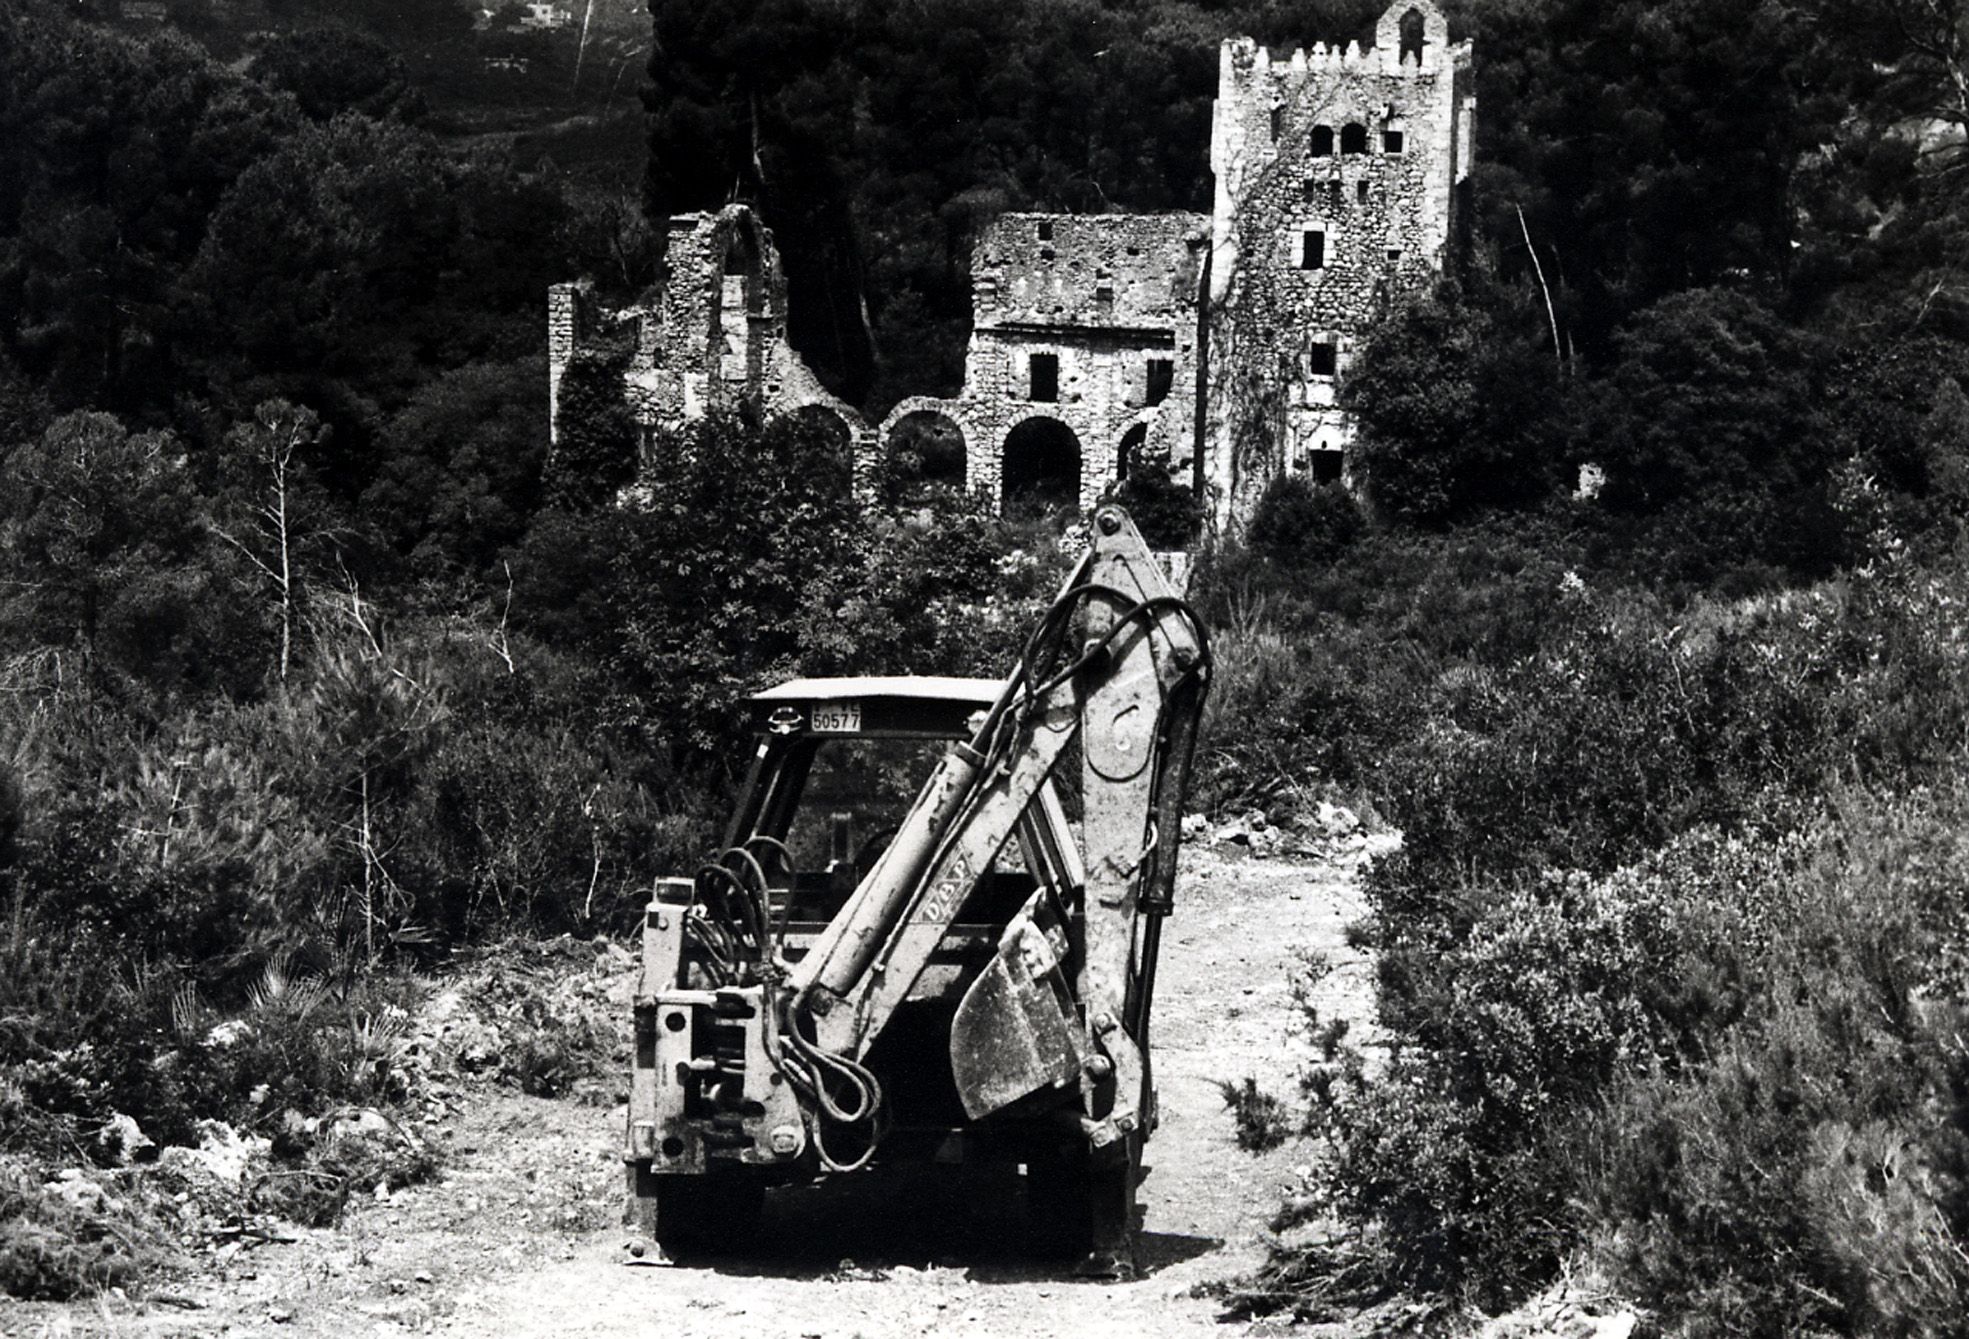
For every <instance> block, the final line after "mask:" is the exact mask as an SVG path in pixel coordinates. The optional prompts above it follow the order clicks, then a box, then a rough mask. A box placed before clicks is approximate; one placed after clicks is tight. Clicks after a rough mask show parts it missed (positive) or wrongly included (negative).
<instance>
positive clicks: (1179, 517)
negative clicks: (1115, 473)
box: [1113, 457, 1203, 551]
mask: <svg viewBox="0 0 1969 1339" xmlns="http://www.w3.org/2000/svg"><path fill="white" fill-rule="evenodd" d="M1113 496H1114V500H1115V501H1116V502H1118V503H1120V504H1121V505H1122V506H1123V507H1126V508H1127V509H1128V515H1129V517H1130V518H1131V519H1132V520H1133V521H1134V522H1135V528H1136V529H1137V530H1139V531H1141V532H1142V538H1143V540H1145V541H1146V542H1147V543H1148V546H1149V547H1150V548H1152V549H1157V550H1162V551H1173V550H1176V549H1187V548H1189V547H1190V546H1191V545H1193V544H1194V543H1196V534H1197V528H1198V527H1199V526H1201V525H1202V524H1203V504H1202V503H1201V502H1199V501H1198V500H1197V496H1196V489H1194V488H1193V487H1191V486H1190V485H1189V484H1187V483H1185V482H1183V480H1181V479H1179V478H1177V477H1176V473H1175V471H1174V470H1173V469H1172V468H1171V467H1170V464H1169V461H1168V460H1167V459H1166V458H1159V457H1138V458H1137V459H1136V460H1135V461H1134V468H1132V469H1131V470H1130V471H1129V473H1128V477H1127V478H1126V479H1125V480H1123V481H1122V483H1121V486H1120V487H1119V488H1116V489H1115V490H1114V495H1113Z"/></svg>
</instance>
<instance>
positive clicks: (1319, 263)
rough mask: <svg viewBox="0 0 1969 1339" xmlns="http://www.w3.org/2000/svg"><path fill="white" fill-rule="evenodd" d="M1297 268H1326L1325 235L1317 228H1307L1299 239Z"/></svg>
mask: <svg viewBox="0 0 1969 1339" xmlns="http://www.w3.org/2000/svg"><path fill="white" fill-rule="evenodd" d="M1299 268H1300V269H1302V270H1320V269H1325V268H1326V234H1325V233H1323V232H1321V231H1320V230H1319V229H1317V228H1309V229H1307V230H1306V232H1305V234H1304V235H1303V236H1302V237H1301V238H1300V239H1299Z"/></svg>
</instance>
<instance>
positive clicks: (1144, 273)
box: [548, 0, 1475, 529]
mask: <svg viewBox="0 0 1969 1339" xmlns="http://www.w3.org/2000/svg"><path fill="white" fill-rule="evenodd" d="M1470 59H1471V53H1470V47H1469V44H1468V43H1463V44H1460V45H1457V46H1454V47H1452V46H1451V45H1450V44H1449V41H1448V28H1447V25H1446V24H1445V22H1444V20H1443V16H1442V13H1441V11H1440V10H1439V9H1437V7H1436V5H1435V4H1434V3H1433V0H1396V3H1395V4H1394V5H1393V6H1392V7H1391V8H1390V9H1389V10H1388V11H1387V12H1386V13H1385V14H1384V15H1383V16H1382V17H1381V20H1380V23H1379V25H1378V27H1377V29H1376V33H1375V41H1374V45H1373V46H1372V47H1369V48H1367V49H1365V50H1363V49H1362V48H1361V47H1360V46H1358V45H1357V44H1349V45H1348V46H1346V47H1345V48H1337V47H1336V48H1328V47H1322V46H1316V47H1313V48H1311V49H1310V50H1302V51H1294V52H1293V53H1291V55H1290V56H1283V57H1278V58H1274V57H1273V56H1272V54H1271V53H1270V52H1268V51H1266V50H1265V49H1264V48H1262V47H1260V46H1259V45H1257V44H1256V43H1255V42H1253V41H1251V40H1250V39H1248V38H1236V39H1232V40H1230V41H1227V42H1225V43H1224V45H1223V48H1222V51H1221V53H1220V60H1219V73H1218V88H1217V100H1216V107H1215V116H1214V123H1213V128H1212V133H1211V143H1210V164H1211V169H1212V171H1213V172H1214V173H1215V176H1216V200H1215V205H1214V208H1213V211H1212V213H1211V214H1210V215H1209V216H1207V217H1206V216H1204V215H1199V214H1149V215H1143V214H1101V215H1066V214H1007V215H1004V216H1002V217H1001V218H999V219H997V220H996V221H995V222H993V223H992V224H991V225H990V226H989V227H987V228H986V229H985V231H984V233H983V235H982V236H981V237H980V238H979V239H978V242H977V246H976V249H975V251H974V252H973V256H972V265H971V280H972V331H971V341H970V347H969V350H968V353H967V355H966V359H965V376H964V387H963V390H962V391H961V392H960V393H959V394H957V395H956V396H953V397H927V396H926V397H915V398H911V399H906V400H904V401H902V402H901V403H900V404H898V405H896V406H895V407H894V409H892V410H891V411H890V413H889V414H888V416H887V417H886V418H885V419H884V420H883V421H882V422H881V423H880V424H870V423H868V422H866V421H865V420H864V419H863V418H862V416H861V415H860V414H859V413H858V412H857V411H856V410H855V409H854V408H853V407H852V406H849V405H847V404H845V403H843V402H841V401H840V400H838V399H836V398H835V397H833V396H832V395H830V394H828V392H827V391H826V390H825V389H824V388H823V387H822V386H821V385H820V383H819V381H818V380H817V379H816V378H815V377H814V376H813V374H812V373H811V372H810V371H809V370H808V369H807V367H806V365H805V363H803V362H802V361H801V359H800V357H799V355H798V354H797V353H796V352H795V351H794V350H793V349H792V347H791V346H790V345H789V344H788V343H787V342H786V285H785V281H784V279H783V278H782V276H781V274H780V270H779V263H778V256H777V252H776V251H775V250H774V247H773V242H772V236H771V233H770V232H769V231H768V230H767V229H766V228H765V227H763V226H762V225H761V223H760V222H759V220H758V218H757V216H756V215H754V214H753V213H752V211H751V210H750V209H749V208H747V207H745V206H743V205H733V206H728V207H727V208H725V209H724V210H722V211H720V212H719V213H716V214H686V215H680V216H679V217H677V218H674V219H672V220H670V225H669V234H668V252H667V255H668V262H669V263H668V273H669V276H670V277H669V280H668V282H667V283H666V284H665V285H663V286H662V288H661V289H660V291H656V292H653V293H652V294H650V295H648V296H647V298H646V301H645V304H644V305H642V306H638V307H633V308H630V309H627V310H623V311H615V312H602V311H599V310H597V309H596V307H595V304H594V303H593V302H592V301H591V300H590V296H589V293H588V290H587V289H586V288H585V286H583V285H579V284H561V285H556V286H555V287H554V288H553V290H552V291H551V293H550V295H549V332H548V334H549V349H548V353H549V358H548V361H549V369H550V371H549V377H550V391H551V392H552V393H553V403H554V405H555V412H556V413H558V403H559V396H558V391H559V386H560V380H561V377H562V376H563V374H564V373H565V371H566V369H567V366H568V364H569V362H570V361H571V360H572V358H573V357H574V356H575V355H576V354H577V353H578V352H580V351H581V350H583V349H585V348H587V347H589V346H590V345H591V344H593V343H594V342H596V341H598V340H602V339H604V338H606V337H607V336H608V333H609V332H610V331H614V332H616V336H617V337H618V338H619V337H620V335H621V334H622V333H623V328H624V327H625V326H626V327H633V329H632V331H630V335H631V350H630V353H629V357H628V365H627V368H626V370H625V372H624V373H623V381H624V391H625V394H626V395H627V396H628V398H629V400H630V402H631V404H632V405H633V407H634V408H635V411H636V414H637V416H638V418H639V420H640V421H641V422H642V423H643V424H644V425H645V426H646V427H647V428H649V429H652V430H654V429H656V428H658V427H660V426H662V425H666V424H672V423H677V422H680V421H683V420H687V419H690V418H694V417H696V416H698V415H701V414H703V413H704V412H706V411H707V410H709V409H711V408H713V407H715V406H718V405H721V404H728V403H733V402H735V401H737V400H738V399H740V398H749V399H751V400H753V401H754V402H756V403H758V404H760V405H762V406H763V407H764V408H765V409H766V410H767V411H768V412H773V413H802V414H809V415H814V416H818V417H819V418H820V419H821V421H822V422H824V423H825V424H826V425H828V426H829V427H830V429H831V430H834V431H837V432H839V433H843V434H846V435H847V436H848V437H849V438H851V439H852V440H853V441H854V443H855V444H856V450H857V455H858V457H859V458H860V459H861V461H862V462H863V464H867V463H871V462H873V461H874V460H877V459H879V458H880V457H881V455H882V454H883V453H884V452H887V451H890V450H892V449H894V448H895V447H896V446H897V445H898V444H903V443H911V444H916V443H924V442H928V443H932V444H943V445H944V446H946V447H947V448H948V450H949V452H950V454H951V458H952V461H953V462H955V463H953V464H952V466H951V467H950V468H949V470H948V474H947V475H946V477H947V478H948V479H949V480H950V481H951V482H953V483H957V482H961V483H962V484H963V485H964V486H966V487H970V488H974V489H982V490H985V491H987V492H988V493H989V494H990V495H991V496H993V497H995V498H998V499H1000V500H1001V502H1002V501H1003V500H1004V499H1006V498H1008V497H1016V496H1018V495H1019V494H1020V493H1022V492H1026V491H1032V492H1037V493H1040V494H1043V495H1052V496H1057V497H1062V498H1068V499H1071V498H1077V499H1078V501H1079V503H1080V505H1081V507H1082V508H1088V507H1091V506H1093V505H1094V503H1095V502H1096V501H1098V499H1099V498H1100V496H1101V495H1102V494H1103V493H1104V492H1105V491H1106V490H1107V489H1108V488H1109V487H1110V486H1111V485H1112V484H1114V483H1115V482H1117V481H1118V480H1120V479H1121V478H1123V477H1124V476H1125V474H1126V472H1127V470H1128V469H1129V467H1130V465H1131V463H1133V462H1135V461H1137V460H1141V459H1146V458H1149V457H1154V458H1156V459H1160V460H1167V461H1169V462H1170V463H1171V464H1173V465H1174V466H1176V467H1177V468H1178V469H1179V471H1181V472H1182V473H1181V475H1180V476H1179V477H1186V478H1191V479H1194V480H1195V482H1196V485H1197V487H1198V488H1199V490H1200V491H1201V494H1202V496H1203V497H1204V499H1205V502H1206V510H1207V514H1208V515H1209V516H1210V517H1211V520H1212V522H1213V524H1214V525H1215V526H1216V527H1217V528H1218V529H1223V528H1226V527H1233V526H1235V525H1236V524H1238V523H1239V522H1240V521H1241V520H1242V518H1243V517H1245V516H1246V515H1248V514H1249V508H1250V506H1251V504H1252V503H1253V502H1254V501H1255V499H1256V498H1257V496H1258V494H1259V493H1260V492H1262V491H1263V489H1264V486H1265V485H1266V483H1267V482H1269V481H1270V479H1271V478H1272V477H1273V476H1274V475H1276V474H1278V473H1279V472H1281V471H1300V472H1305V473H1308V474H1310V475H1311V476H1312V477H1313V478H1314V479H1316V480H1318V481H1320V482H1335V483H1341V482H1345V481H1347V480H1348V479H1349V477H1350V471H1349V466H1348V450H1349V447H1350V445H1351V443H1352V441H1353V427H1352V425H1351V423H1349V422H1348V419H1347V416H1346V415H1345V414H1344V413H1343V412H1342V411H1340V410H1339V409H1338V408H1337V407H1336V406H1335V404H1334V390H1335V386H1336V383H1337V380H1338V378H1339V377H1340V375H1341V374H1342V373H1344V372H1345V370H1346V367H1347V364H1348V361H1349V360H1350V359H1351V358H1352V357H1353V355H1354V352H1355V350H1356V348H1357V347H1358V345H1359V343H1360V341H1361V339H1362V338H1363V337H1364V335H1365V334H1366V333H1367V332H1368V330H1369V329H1370V328H1371V327H1372V325H1373V324H1374V322H1376V321H1377V320H1379V319H1380V318H1381V317H1382V315H1383V314H1385V313H1386V312H1387V311H1388V309H1389V307H1390V305H1391V303H1392V302H1393V301H1394V300H1395V299H1397V298H1398V297H1400V296H1401V295H1403V294H1405V293H1410V292H1413V291H1416V290H1418V289H1420V288H1424V287H1426V286H1427V285H1428V283H1429V282H1430V281H1431V280H1432V279H1433V278H1434V276H1435V275H1437V274H1438V273H1439V272H1440V271H1441V269H1442V267H1443V265H1444V263H1445V261H1446V260H1447V258H1448V254H1449V251H1450V249H1451V248H1452V247H1453V246H1454V245H1456V243H1457V239H1458V236H1459V229H1460V227H1461V226H1462V223H1463V216H1464V215H1465V214H1466V212H1467V211H1466V209H1465V208H1464V205H1463V202H1462V198H1461V197H1462V189H1463V187H1464V184H1465V182H1466V181H1467V178H1468V176H1469V171H1470V153H1471V137H1472V130H1473V116H1474V110H1475V99H1474V97H1473V95H1472V94H1471V92H1470V84H1471V70H1470Z"/></svg>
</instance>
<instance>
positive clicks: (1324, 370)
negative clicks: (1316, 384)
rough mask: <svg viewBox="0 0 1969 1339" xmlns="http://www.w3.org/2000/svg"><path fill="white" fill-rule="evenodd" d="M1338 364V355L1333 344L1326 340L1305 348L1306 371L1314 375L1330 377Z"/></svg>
mask: <svg viewBox="0 0 1969 1339" xmlns="http://www.w3.org/2000/svg"><path fill="white" fill-rule="evenodd" d="M1338 366H1339V359H1338V355H1337V354H1336V352H1335V350H1334V347H1333V345H1332V344H1331V343H1330V342H1327V341H1321V342H1319V343H1316V344H1313V345H1311V346H1309V347H1308V348H1307V350H1306V371H1307V373H1308V374H1309V375H1311V376H1315V377H1330V376H1332V375H1333V373H1334V369H1335V368H1336V367H1338Z"/></svg>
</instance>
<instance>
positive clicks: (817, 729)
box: [813, 702, 861, 735]
mask: <svg viewBox="0 0 1969 1339" xmlns="http://www.w3.org/2000/svg"><path fill="white" fill-rule="evenodd" d="M860 731H861V703H859V702H816V703H814V715H813V732H814V733H815V734H817V735H852V734H858V733H859V732H860Z"/></svg>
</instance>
